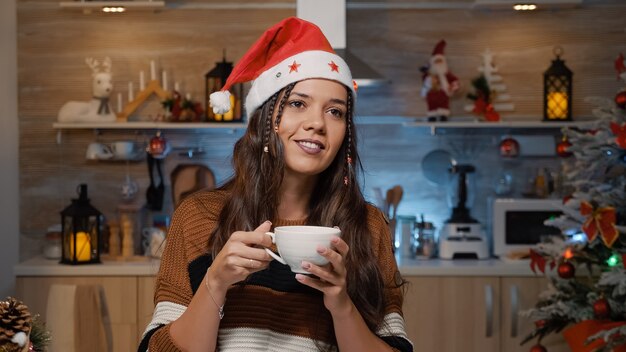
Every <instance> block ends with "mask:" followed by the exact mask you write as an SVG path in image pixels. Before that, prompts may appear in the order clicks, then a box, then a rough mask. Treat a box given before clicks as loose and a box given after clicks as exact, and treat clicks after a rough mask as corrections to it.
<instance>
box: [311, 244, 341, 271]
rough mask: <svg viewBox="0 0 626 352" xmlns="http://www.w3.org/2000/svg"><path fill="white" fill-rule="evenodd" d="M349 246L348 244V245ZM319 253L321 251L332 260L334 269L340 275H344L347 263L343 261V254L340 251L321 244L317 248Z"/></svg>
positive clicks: (323, 255)
mask: <svg viewBox="0 0 626 352" xmlns="http://www.w3.org/2000/svg"><path fill="white" fill-rule="evenodd" d="M344 244H345V242H344ZM346 246H347V245H346ZM317 253H319V254H320V255H321V256H322V257H324V258H326V259H328V261H329V262H330V264H331V266H332V268H333V270H334V271H335V272H336V273H337V274H340V275H343V274H344V273H345V271H346V270H345V264H344V261H343V256H342V255H341V254H339V253H337V252H336V251H334V250H332V249H330V248H327V247H323V246H319V247H318V248H317Z"/></svg>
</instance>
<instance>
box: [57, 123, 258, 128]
mask: <svg viewBox="0 0 626 352" xmlns="http://www.w3.org/2000/svg"><path fill="white" fill-rule="evenodd" d="M246 126H247V125H246V124H245V123H244V122H197V123H196V122H104V123H97V122H94V123H91V122H84V123H61V122H55V123H53V124H52V127H53V128H54V129H57V130H84V129H95V130H198V129H201V130H203V129H240V128H246Z"/></svg>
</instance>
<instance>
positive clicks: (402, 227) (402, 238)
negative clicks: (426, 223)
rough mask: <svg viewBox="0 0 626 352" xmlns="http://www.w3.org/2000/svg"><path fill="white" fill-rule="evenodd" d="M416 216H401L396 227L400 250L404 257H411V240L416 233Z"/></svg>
mask: <svg viewBox="0 0 626 352" xmlns="http://www.w3.org/2000/svg"><path fill="white" fill-rule="evenodd" d="M416 220H417V219H416V217H415V216H407V215H399V216H398V225H397V226H396V236H395V238H396V241H399V243H398V248H399V250H400V254H401V255H402V256H403V257H411V253H412V250H411V238H412V237H413V235H414V232H415V221H416Z"/></svg>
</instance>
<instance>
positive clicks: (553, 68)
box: [543, 47, 572, 121]
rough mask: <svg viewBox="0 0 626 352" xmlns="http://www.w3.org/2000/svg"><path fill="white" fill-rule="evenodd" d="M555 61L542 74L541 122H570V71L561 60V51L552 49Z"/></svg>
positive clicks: (557, 48) (558, 48)
mask: <svg viewBox="0 0 626 352" xmlns="http://www.w3.org/2000/svg"><path fill="white" fill-rule="evenodd" d="M554 54H555V55H556V59H555V60H552V65H550V67H549V68H548V69H547V70H546V72H544V74H543V120H544V121H571V120H572V71H571V70H570V69H569V68H567V66H565V61H563V60H561V55H562V54H563V49H561V48H560V47H556V48H555V49H554Z"/></svg>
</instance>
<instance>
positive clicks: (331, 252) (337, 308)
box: [296, 237, 352, 315]
mask: <svg viewBox="0 0 626 352" xmlns="http://www.w3.org/2000/svg"><path fill="white" fill-rule="evenodd" d="M349 250H350V248H349V247H348V244H347V243H346V242H344V241H343V240H342V239H341V238H339V237H333V238H332V239H331V248H326V247H321V246H320V247H318V248H317V252H318V253H319V254H320V255H321V256H323V257H324V258H326V259H328V261H329V263H328V264H326V265H324V266H317V265H315V264H312V263H309V262H306V261H304V262H302V268H303V269H304V270H306V271H308V272H309V273H311V274H313V275H315V276H317V278H316V277H312V276H308V275H302V274H296V280H298V281H299V282H301V283H302V284H305V285H307V286H310V287H312V288H314V289H317V290H320V291H322V292H323V293H324V306H326V309H328V310H329V311H330V313H331V314H332V315H336V314H341V312H345V311H347V310H349V309H350V308H351V306H352V301H351V299H350V296H349V295H348V290H347V288H346V266H345V260H344V258H345V257H346V255H347V254H348V251H349Z"/></svg>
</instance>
